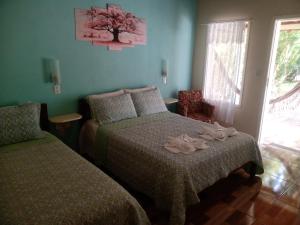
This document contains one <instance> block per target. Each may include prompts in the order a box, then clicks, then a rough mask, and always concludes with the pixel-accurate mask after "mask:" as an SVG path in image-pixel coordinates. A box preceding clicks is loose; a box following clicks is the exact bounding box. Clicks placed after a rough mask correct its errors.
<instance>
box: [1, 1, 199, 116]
mask: <svg viewBox="0 0 300 225" xmlns="http://www.w3.org/2000/svg"><path fill="white" fill-rule="evenodd" d="M196 2H197V1H196V0H163V1H162V0H115V1H113V2H110V1H103V0H97V1H92V0H51V1H49V0H26V1H24V0H1V1H0V27H1V32H0V105H9V104H16V103H24V102H27V101H37V102H47V103H48V104H49V106H48V107H49V113H50V115H55V114H61V113H69V112H73V111H76V110H77V102H78V99H79V98H80V97H83V96H86V95H88V94H91V93H97V92H103V91H110V90H114V89H118V88H124V87H138V86H143V85H147V84H154V85H157V86H158V87H159V88H160V89H161V92H162V95H163V96H164V97H168V96H172V95H175V94H176V92H177V91H178V90H179V89H187V88H190V86H191V73H192V71H191V70H192V55H193V47H194V30H195V25H196V9H197V7H196V5H197V3H196ZM106 3H116V4H120V5H121V6H122V8H123V9H124V10H126V11H130V12H133V13H135V14H136V15H137V16H139V17H142V18H145V19H146V21H147V26H148V43H147V45H146V46H137V47H135V48H128V49H124V50H123V51H121V52H114V51H107V50H106V48H105V47H100V46H97V47H94V46H92V45H91V44H90V43H88V42H83V41H76V40H75V34H74V33H75V27H74V8H89V7H90V6H95V5H96V6H100V7H105V4H106ZM49 57H53V58H57V59H59V60H60V65H61V66H60V68H61V79H62V94H60V95H54V93H53V91H52V84H51V83H47V82H46V80H45V76H44V72H43V58H49ZM162 59H167V60H168V61H169V80H168V84H167V85H163V83H162V80H161V75H160V71H161V60H162Z"/></svg>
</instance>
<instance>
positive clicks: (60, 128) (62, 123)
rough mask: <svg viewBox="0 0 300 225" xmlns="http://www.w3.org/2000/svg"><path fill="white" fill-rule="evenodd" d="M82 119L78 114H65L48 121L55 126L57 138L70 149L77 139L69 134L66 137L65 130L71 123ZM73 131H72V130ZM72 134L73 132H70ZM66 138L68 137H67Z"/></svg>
mask: <svg viewBox="0 0 300 225" xmlns="http://www.w3.org/2000/svg"><path fill="white" fill-rule="evenodd" d="M81 119H82V115H80V114H78V113H71V114H65V115H60V116H54V117H50V118H49V121H50V123H52V124H53V125H54V126H55V130H56V131H57V132H56V133H57V134H58V136H59V137H60V138H61V139H62V141H63V142H65V143H66V144H67V145H69V146H70V147H71V146H73V145H74V144H75V145H77V137H75V135H72V134H71V133H69V134H68V135H66V133H67V130H69V129H70V128H71V125H72V123H74V122H76V121H79V120H81ZM73 130H74V129H73ZM72 133H73V134H74V132H72ZM67 136H68V137H67Z"/></svg>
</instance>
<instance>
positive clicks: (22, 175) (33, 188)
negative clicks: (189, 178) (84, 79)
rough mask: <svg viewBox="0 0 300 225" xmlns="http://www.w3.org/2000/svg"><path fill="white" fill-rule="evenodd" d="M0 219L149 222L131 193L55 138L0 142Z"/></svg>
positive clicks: (14, 223) (4, 224) (82, 224)
mask: <svg viewBox="0 0 300 225" xmlns="http://www.w3.org/2000/svg"><path fill="white" fill-rule="evenodd" d="M0 224H1V225H96V224H97V225H121V224H122V225H123V224H124V225H133V224H134V225H149V224H150V223H149V220H148V218H147V216H146V214H145V212H144V210H143V209H142V208H141V207H140V205H139V204H138V202H137V201H136V200H135V199H134V198H133V197H132V196H131V195H129V193H128V192H127V191H126V190H125V189H123V188H122V187H121V186H120V185H118V184H117V183H116V182H115V181H113V180H112V179H111V178H110V177H108V176H107V175H105V174H104V173H103V172H101V171H100V170H99V169H98V168H97V167H95V166H94V165H92V164H90V163H89V162H87V161H86V160H85V159H83V158H81V157H80V156H79V155H77V154H76V153H74V152H73V151H72V150H71V149H69V148H68V147H67V146H65V145H64V144H63V143H61V142H60V141H59V140H58V139H57V138H55V137H53V136H52V135H50V134H48V135H47V137H46V138H43V139H39V140H34V141H29V142H24V143H20V144H14V145H8V146H4V147H1V148H0Z"/></svg>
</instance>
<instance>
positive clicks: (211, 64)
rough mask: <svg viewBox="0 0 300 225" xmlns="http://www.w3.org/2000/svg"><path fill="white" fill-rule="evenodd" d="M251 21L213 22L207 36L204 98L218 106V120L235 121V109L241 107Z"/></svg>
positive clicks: (209, 26)
mask: <svg viewBox="0 0 300 225" xmlns="http://www.w3.org/2000/svg"><path fill="white" fill-rule="evenodd" d="M249 25H250V24H249V22H248V21H235V22H224V23H211V24H209V25H208V33H207V53H206V54H207V55H206V68H205V80H204V96H205V98H206V99H207V100H208V101H209V102H211V103H212V104H215V105H216V106H217V111H216V114H217V117H219V119H220V120H222V121H224V122H229V123H232V122H233V114H234V112H233V111H234V107H235V106H236V105H240V104H241V95H242V86H243V79H244V73H245V64H246V52H247V45H248V36H249Z"/></svg>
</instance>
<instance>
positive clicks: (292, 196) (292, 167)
mask: <svg viewBox="0 0 300 225" xmlns="http://www.w3.org/2000/svg"><path fill="white" fill-rule="evenodd" d="M262 156H263V161H264V167H265V173H264V174H263V175H261V176H259V177H255V178H254V179H249V177H248V175H247V174H246V173H245V172H243V171H242V170H240V171H238V172H236V173H235V174H232V175H230V177H229V178H227V179H224V180H222V181H220V182H218V183H217V184H215V185H214V186H213V187H211V188H209V189H207V190H205V191H203V192H202V193H200V194H199V197H200V199H201V203H199V204H198V205H195V206H193V207H191V208H189V209H188V211H187V221H186V225H209V224H211V225H219V224H220V225H300V153H297V152H293V151H290V150H284V149H275V148H270V147H268V148H265V149H262ZM137 199H138V200H139V201H140V203H141V204H142V206H143V207H144V208H145V210H146V212H147V214H148V215H149V218H150V220H151V222H152V224H153V225H167V224H168V223H167V220H168V215H167V214H166V213H164V212H160V211H158V210H156V209H155V207H154V206H153V204H152V203H151V201H150V200H146V199H145V198H143V197H141V196H137Z"/></svg>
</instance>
